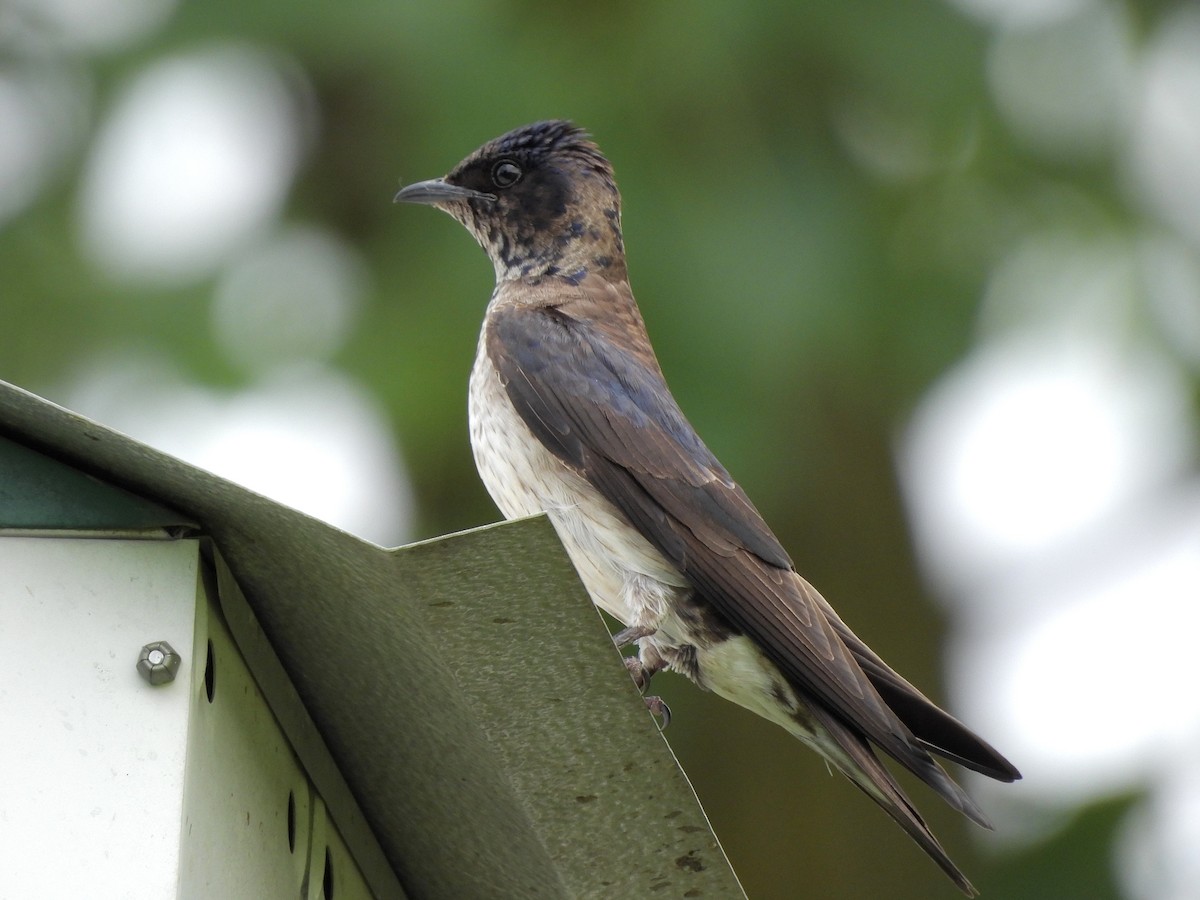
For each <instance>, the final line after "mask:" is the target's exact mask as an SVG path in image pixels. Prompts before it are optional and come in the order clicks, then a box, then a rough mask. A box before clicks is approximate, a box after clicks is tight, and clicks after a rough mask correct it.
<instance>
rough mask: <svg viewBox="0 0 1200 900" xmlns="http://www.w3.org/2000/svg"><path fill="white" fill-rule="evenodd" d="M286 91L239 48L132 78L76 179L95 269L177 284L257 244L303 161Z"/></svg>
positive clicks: (258, 57)
mask: <svg viewBox="0 0 1200 900" xmlns="http://www.w3.org/2000/svg"><path fill="white" fill-rule="evenodd" d="M295 82H296V80H295V79H292V80H290V81H289V80H288V79H287V78H286V77H285V75H284V73H283V72H282V71H281V69H280V67H279V66H278V65H276V61H275V60H274V59H273V58H272V57H270V56H268V55H267V54H265V53H263V52H261V51H259V50H256V49H252V48H250V47H246V46H220V47H215V48H210V49H206V50H202V51H196V52H192V53H187V54H181V55H178V56H174V57H170V58H168V59H164V60H161V61H158V62H156V63H152V64H151V65H149V66H147V67H145V68H144V69H143V70H141V71H140V72H139V73H138V74H137V75H136V76H135V77H134V79H133V81H132V83H131V84H130V85H129V86H128V87H127V88H126V89H125V90H124V91H123V92H122V94H121V96H120V97H119V99H118V100H117V103H116V106H115V108H114V109H113V111H112V113H111V114H110V115H109V117H108V119H107V121H106V122H105V123H104V125H103V127H102V128H101V130H100V132H99V134H98V135H97V138H96V141H95V145H94V147H93V149H92V153H91V157H90V159H89V160H88V162H87V166H86V169H85V173H84V184H83V192H82V197H81V221H82V237H83V242H84V246H85V249H86V250H87V252H88V253H89V255H90V256H91V257H92V259H93V260H94V261H95V263H96V264H97V265H98V266H99V267H100V268H101V269H103V270H105V271H106V272H108V273H109V274H110V275H111V276H113V277H116V278H120V279H141V280H152V281H159V282H165V283H186V282H188V281H191V280H195V279H198V278H201V277H204V276H206V275H209V274H211V273H212V272H213V271H214V270H215V269H216V268H217V266H218V265H219V264H220V263H221V262H222V261H223V260H224V259H225V258H226V257H227V256H228V255H229V254H230V253H231V252H232V251H233V250H234V249H235V248H238V247H240V246H242V245H243V244H245V243H246V242H248V241H250V240H251V239H253V238H254V237H255V236H257V235H260V234H262V233H263V232H264V231H265V230H266V229H267V227H268V226H269V225H270V224H271V223H272V221H273V220H274V219H275V218H276V217H277V215H278V214H279V211H280V209H281V207H282V205H283V202H284V200H285V198H286V196H287V191H288V189H289V188H290V186H291V182H292V178H293V176H294V174H295V171H296V168H297V166H298V164H299V162H300V158H301V154H302V149H303V142H304V124H303V116H302V112H301V107H302V106H303V104H302V103H301V101H300V99H299V98H298V97H297V95H296V91H295V89H294V88H295Z"/></svg>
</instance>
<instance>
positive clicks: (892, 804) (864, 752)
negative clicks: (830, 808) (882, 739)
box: [808, 703, 978, 897]
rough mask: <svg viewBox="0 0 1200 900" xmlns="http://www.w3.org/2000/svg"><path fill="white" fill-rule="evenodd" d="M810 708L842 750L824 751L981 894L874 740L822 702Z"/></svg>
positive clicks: (970, 892)
mask: <svg viewBox="0 0 1200 900" xmlns="http://www.w3.org/2000/svg"><path fill="white" fill-rule="evenodd" d="M808 712H809V714H810V715H812V717H813V719H814V720H815V721H816V722H817V723H819V724H820V725H821V726H822V727H823V729H824V730H825V731H826V732H827V733H828V735H829V736H830V737H831V738H832V739H833V740H834V742H835V743H836V744H837V746H838V748H840V750H841V751H842V752H841V753H840V754H823V755H826V758H828V759H829V760H830V762H832V763H833V764H834V765H835V766H837V768H838V769H839V770H840V771H841V772H842V774H844V775H845V776H846V777H847V778H849V779H850V781H851V782H853V783H854V785H855V786H857V787H858V788H859V789H860V790H861V791H862V792H863V793H865V794H866V795H867V796H868V797H870V798H871V799H872V800H874V801H875V802H876V803H878V804H879V805H880V806H881V807H883V810H884V811H885V812H886V813H887V814H888V815H889V816H891V817H892V818H893V819H894V820H895V821H896V823H897V824H898V825H899V826H900V827H901V828H903V829H904V831H905V832H906V833H907V834H908V836H909V837H911V838H912V839H913V840H914V841H916V842H917V844H918V846H920V848H921V849H922V850H924V851H925V852H926V853H927V854H928V855H929V857H930V858H931V859H932V860H933V861H934V862H936V863H937V864H938V866H940V867H941V869H942V871H943V872H945V873H946V874H947V875H949V876H950V879H951V880H952V881H953V882H954V883H955V884H956V885H958V888H959V890H961V891H962V892H963V893H964V894H966V895H967V896H968V897H975V896H977V895H978V894H977V892H976V890H975V886H974V885H972V884H971V882H970V881H968V880H967V877H966V876H965V875H963V873H962V872H961V871H959V869H958V867H957V866H956V865H954V863H953V862H952V861H951V859H950V857H949V856H948V855H947V854H946V851H945V850H944V849H942V845H941V844H940V843H939V842H938V839H937V838H936V837H934V835H933V832H932V831H930V830H929V826H928V825H926V824H925V820H924V819H922V818H921V814H920V813H918V812H917V810H916V807H914V806H913V804H912V802H911V801H910V800H909V799H908V797H907V796H906V795H905V793H904V791H903V790H901V788H900V785H899V784H897V783H896V779H895V778H894V777H893V776H892V773H891V772H889V771H888V770H887V768H886V767H885V766H884V765H883V763H882V762H880V761H879V758H878V757H877V756H876V755H875V752H874V750H872V749H871V745H870V743H868V741H867V739H866V738H864V737H862V736H861V735H858V734H855V733H854V732H853V731H851V730H850V729H849V728H847V727H846V726H845V725H843V724H842V723H841V722H840V721H839V720H838V718H837V716H835V715H833V714H832V713H830V712H829V711H827V710H825V709H822V708H821V707H820V704H816V703H814V704H811V705H810V706H809V709H808Z"/></svg>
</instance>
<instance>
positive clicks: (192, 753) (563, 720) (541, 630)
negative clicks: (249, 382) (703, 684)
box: [0, 383, 743, 900]
mask: <svg viewBox="0 0 1200 900" xmlns="http://www.w3.org/2000/svg"><path fill="white" fill-rule="evenodd" d="M0 730H2V733H3V735H4V738H3V740H0V771H2V772H3V775H0V847H3V848H4V858H5V860H6V862H5V865H4V874H3V876H2V878H0V897H3V898H14V900H15V898H23V897H35V896H38V897H87V898H91V900H105V898H125V897H139V898H145V897H153V898H155V900H162V898H167V897H179V898H203V900H211V898H249V900H270V898H276V897H278V898H288V900H294V898H296V897H301V898H325V900H355V898H368V897H376V898H380V900H390V898H404V897H408V898H413V900H416V898H434V900H440V898H445V900H470V898H476V897H478V898H497V897H504V898H523V897H539V898H541V897H545V898H568V897H584V896H594V897H658V898H667V897H709V898H725V897H740V896H743V894H742V891H741V888H740V887H739V886H738V883H737V879H736V878H735V876H734V874H733V872H732V870H731V869H730V867H729V864H728V862H727V861H726V859H725V856H724V854H723V852H722V851H721V848H720V846H719V844H718V843H717V840H716V838H715V837H714V836H713V833H712V831H711V829H710V827H709V825H708V822H707V820H706V818H705V816H704V813H703V811H702V810H701V808H700V806H699V804H698V803H697V800H696V798H695V795H694V794H693V792H692V790H691V787H690V785H689V784H688V782H687V779H686V778H685V777H684V775H683V773H682V772H681V771H680V769H679V767H678V765H677V763H676V762H675V759H674V757H673V755H672V754H671V751H670V749H669V748H668V747H667V745H666V743H665V742H664V740H663V738H662V736H661V735H660V734H659V732H658V729H657V727H656V726H655V724H654V721H653V720H652V719H651V717H650V716H649V714H648V713H647V712H646V709H645V707H644V705H643V703H642V701H641V698H640V697H639V696H638V694H637V691H636V690H635V688H634V686H633V684H632V682H631V680H630V679H629V677H628V675H627V674H626V672H625V669H624V667H623V666H622V665H621V662H620V659H619V655H618V653H617V651H616V649H615V648H614V647H613V644H612V642H611V640H610V639H609V637H608V633H607V631H606V629H605V627H604V625H603V623H602V622H601V620H600V618H599V616H598V614H597V613H596V611H595V609H594V608H593V607H592V605H591V603H590V602H589V600H588V598H587V596H586V594H585V593H584V591H583V588H582V587H581V585H580V584H579V581H578V579H577V577H576V575H575V573H574V570H573V569H572V567H571V565H570V563H569V561H568V560H567V558H566V556H565V554H564V553H563V551H562V548H561V546H560V545H559V543H558V540H557V538H556V536H555V534H554V531H553V529H552V528H551V527H550V526H549V523H548V522H547V521H546V520H545V519H544V518H542V517H537V518H533V519H527V520H522V521H518V522H512V523H506V524H503V525H496V526H490V527H486V528H480V529H476V530H473V531H469V532H465V533H462V534H457V535H452V536H449V537H444V538H439V539H436V540H431V541H425V542H422V543H419V544H414V545H411V546H408V547H401V548H399V549H389V548H384V547H379V546H376V545H374V544H371V543H369V542H366V541H363V540H361V539H359V538H357V537H354V536H352V535H349V534H346V533H345V532H342V531H339V530H338V529H336V528H333V527H331V526H329V525H326V524H324V523H322V522H319V521H316V520H314V519H312V518H310V517H308V516H306V515H303V514H301V513H299V512H296V511H295V510H292V509H289V508H287V507H285V506H282V505H280V504H278V503H275V502H273V501H271V500H268V499H266V498H264V497H261V496H259V495H257V494H254V493H253V492H251V491H248V490H246V489H244V488H241V487H239V486H237V485H235V484H232V483H230V482H228V481H225V480H223V479H221V478H218V477H216V476H214V475H212V474H209V473H207V472H204V471H202V470H199V469H196V468H194V467H192V466H189V465H187V464H185V463H183V462H181V461H179V460H177V459H174V458H172V457H169V456H167V455H165V454H162V453H159V452H157V451H155V450H153V449H151V448H149V447H147V446H145V445H143V444H140V443H138V442H136V441H133V440H131V439H129V438H127V437H125V436H123V435H121V434H118V433H116V432H114V431H111V430H109V429H106V428H104V427H103V426H101V425H99V424H97V423H94V422H91V421H89V420H87V419H85V418H82V417H80V416H77V415H75V414H73V413H71V412H68V411H66V410H64V409H61V408H60V407H57V406H55V405H53V404H51V403H49V402H47V401H45V400H43V399H41V398H39V397H36V396H34V395H32V394H29V393H26V392H24V391H21V390H20V389H17V388H14V387H12V386H10V385H5V384H3V383H0Z"/></svg>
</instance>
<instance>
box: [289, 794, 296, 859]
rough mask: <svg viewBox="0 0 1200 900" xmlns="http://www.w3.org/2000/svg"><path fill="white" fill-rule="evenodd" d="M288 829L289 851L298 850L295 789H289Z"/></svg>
mask: <svg viewBox="0 0 1200 900" xmlns="http://www.w3.org/2000/svg"><path fill="white" fill-rule="evenodd" d="M287 829H288V852H289V853H295V852H296V794H295V792H294V791H288V812H287Z"/></svg>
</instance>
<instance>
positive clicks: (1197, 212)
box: [1126, 4, 1200, 246]
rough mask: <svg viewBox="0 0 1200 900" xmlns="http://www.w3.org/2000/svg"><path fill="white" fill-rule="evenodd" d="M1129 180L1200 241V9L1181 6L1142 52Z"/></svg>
mask: <svg viewBox="0 0 1200 900" xmlns="http://www.w3.org/2000/svg"><path fill="white" fill-rule="evenodd" d="M1127 144H1128V149H1127V151H1126V166H1127V169H1128V176H1127V177H1128V179H1129V180H1130V182H1131V183H1132V184H1133V187H1134V190H1135V193H1136V194H1137V196H1138V198H1139V200H1140V201H1141V202H1142V203H1144V204H1145V205H1146V206H1147V207H1148V208H1149V209H1150V210H1151V211H1152V212H1153V213H1154V214H1156V215H1157V216H1159V217H1160V218H1161V219H1162V220H1163V221H1165V222H1167V223H1168V224H1170V225H1172V226H1173V227H1175V228H1177V229H1179V231H1180V232H1181V233H1182V234H1184V235H1185V236H1187V238H1188V239H1189V240H1190V241H1192V243H1193V244H1194V245H1197V246H1200V149H1198V148H1200V8H1197V7H1196V6H1195V5H1193V4H1186V5H1180V7H1179V8H1178V9H1177V10H1176V11H1175V12H1174V13H1173V14H1171V15H1170V16H1168V17H1167V18H1166V20H1165V21H1163V22H1161V23H1160V24H1159V26H1158V28H1157V29H1156V30H1155V33H1154V36H1153V38H1152V39H1151V41H1150V44H1149V46H1148V47H1147V48H1146V51H1145V62H1144V65H1143V68H1142V74H1141V79H1140V85H1139V90H1138V93H1137V99H1136V109H1135V113H1134V122H1133V124H1132V127H1131V128H1130V130H1129V133H1128V142H1127Z"/></svg>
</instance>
